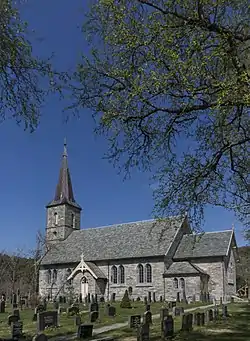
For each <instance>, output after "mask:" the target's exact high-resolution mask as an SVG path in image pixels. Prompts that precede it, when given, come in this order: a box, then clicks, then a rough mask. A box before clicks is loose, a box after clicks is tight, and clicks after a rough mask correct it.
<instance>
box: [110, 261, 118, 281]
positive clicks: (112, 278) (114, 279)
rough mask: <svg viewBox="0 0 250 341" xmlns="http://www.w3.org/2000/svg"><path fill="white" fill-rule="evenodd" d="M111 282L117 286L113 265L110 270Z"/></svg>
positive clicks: (115, 268) (115, 271) (115, 269)
mask: <svg viewBox="0 0 250 341" xmlns="http://www.w3.org/2000/svg"><path fill="white" fill-rule="evenodd" d="M111 282H112V283H114V284H117V267H116V266H115V265H113V266H112V268H111Z"/></svg>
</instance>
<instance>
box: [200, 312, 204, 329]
mask: <svg viewBox="0 0 250 341" xmlns="http://www.w3.org/2000/svg"><path fill="white" fill-rule="evenodd" d="M200 325H201V326H204V325H205V313H204V312H203V313H201V324H200Z"/></svg>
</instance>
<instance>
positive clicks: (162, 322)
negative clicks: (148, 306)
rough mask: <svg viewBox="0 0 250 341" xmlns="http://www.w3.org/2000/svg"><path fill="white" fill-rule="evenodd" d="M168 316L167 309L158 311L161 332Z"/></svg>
mask: <svg viewBox="0 0 250 341" xmlns="http://www.w3.org/2000/svg"><path fill="white" fill-rule="evenodd" d="M168 315H169V310H168V308H161V310H160V320H161V330H162V331H163V330H164V320H165V318H166V317H167V316H168Z"/></svg>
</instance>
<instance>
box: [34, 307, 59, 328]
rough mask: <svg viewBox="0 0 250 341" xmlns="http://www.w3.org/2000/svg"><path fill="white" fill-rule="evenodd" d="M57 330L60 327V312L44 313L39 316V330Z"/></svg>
mask: <svg viewBox="0 0 250 341" xmlns="http://www.w3.org/2000/svg"><path fill="white" fill-rule="evenodd" d="M47 327H50V328H57V327H58V312H57V310H55V311H43V312H41V313H38V315H37V330H38V332H40V331H43V330H44V329H45V328H47Z"/></svg>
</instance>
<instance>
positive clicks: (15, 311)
mask: <svg viewBox="0 0 250 341" xmlns="http://www.w3.org/2000/svg"><path fill="white" fill-rule="evenodd" d="M13 315H16V316H17V317H18V320H20V311H19V309H14V310H13Z"/></svg>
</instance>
